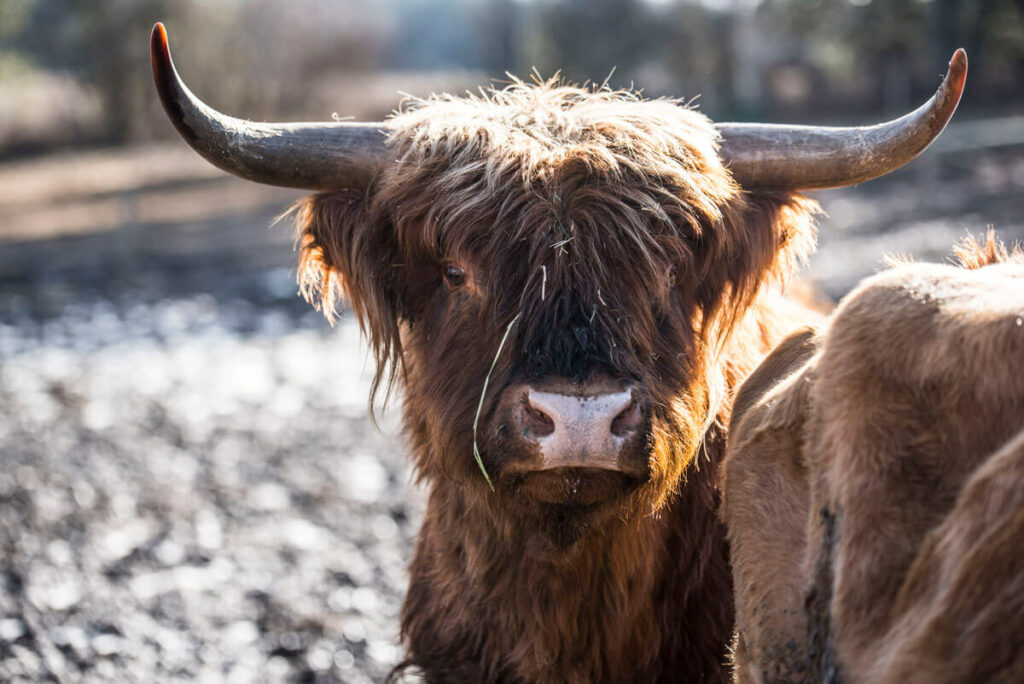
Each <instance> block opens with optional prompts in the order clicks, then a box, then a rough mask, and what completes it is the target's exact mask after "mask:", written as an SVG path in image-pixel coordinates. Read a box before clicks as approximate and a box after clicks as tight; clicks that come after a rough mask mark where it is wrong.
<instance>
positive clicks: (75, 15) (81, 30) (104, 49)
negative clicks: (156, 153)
mask: <svg viewBox="0 0 1024 684" xmlns="http://www.w3.org/2000/svg"><path fill="white" fill-rule="evenodd" d="M21 4H22V5H23V6H25V7H26V8H27V15H26V16H25V23H24V25H23V27H22V30H21V31H20V33H19V35H18V36H17V38H16V40H15V41H14V43H15V45H16V46H17V47H18V48H19V49H20V50H22V51H23V52H25V53H28V54H30V55H31V56H32V57H33V59H34V61H35V62H36V63H38V64H39V65H40V66H43V67H46V68H49V69H53V70H57V71H66V72H70V73H72V74H74V75H76V76H78V77H80V78H81V79H82V80H85V81H87V82H89V83H91V84H93V86H94V87H95V88H96V89H97V91H98V93H99V95H100V100H101V103H102V107H103V122H104V123H103V129H104V130H103V137H104V139H105V140H106V141H107V142H122V141H124V140H125V139H126V138H128V137H130V135H131V134H132V132H133V130H134V126H133V115H134V114H135V113H136V112H137V111H138V103H139V101H140V100H141V98H142V97H144V95H143V92H142V89H141V87H140V79H139V77H138V76H137V73H136V70H135V69H133V68H132V66H133V65H145V64H147V63H148V61H149V58H148V45H147V41H146V40H145V36H147V35H148V33H149V29H150V27H151V26H152V24H153V21H154V18H155V17H173V16H174V15H175V8H176V7H179V6H180V3H175V2H173V0H107V1H106V2H103V3H97V2H93V1H92V0H21ZM145 95H146V96H148V95H149V93H148V92H146V93H145Z"/></svg>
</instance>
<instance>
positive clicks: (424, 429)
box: [152, 26, 966, 682]
mask: <svg viewBox="0 0 1024 684" xmlns="http://www.w3.org/2000/svg"><path fill="white" fill-rule="evenodd" d="M152 47H153V69H154V77H155V79H156V82H157V86H158V90H159V92H160V95H161V98H162V100H163V103H164V106H165V108H166V110H167V112H168V114H169V115H170V117H171V119H172V121H173V122H174V124H175V126H176V127H177V128H178V131H179V132H180V133H181V134H182V136H183V137H184V138H185V139H186V140H187V141H188V142H189V144H191V145H192V146H193V147H195V148H196V150H197V151H199V152H200V153H201V154H203V155H204V156H205V157H206V158H207V159H209V160H210V161H212V162H213V163H215V164H217V165H219V166H221V167H222V168H224V169H226V170H228V171H230V172H232V173H235V174H237V175H240V176H242V177H244V178H248V179H251V180H256V181H261V182H267V183H274V184H279V185H288V186H293V187H303V188H309V189H313V190H318V191H321V192H320V193H319V194H316V195H314V196H312V197H310V198H308V199H307V200H305V201H303V202H302V203H301V204H300V205H299V206H298V208H297V216H298V226H299V231H300V235H301V244H302V255H301V267H300V277H301V280H302V284H303V288H304V291H305V292H306V293H307V294H308V295H310V296H311V298H313V299H319V301H320V303H321V304H322V305H323V306H324V308H325V309H326V310H327V311H328V312H330V311H331V310H332V309H333V307H334V305H335V302H336V299H337V298H338V297H339V296H344V297H345V298H346V299H347V301H348V303H349V305H350V306H351V307H352V309H353V310H354V312H355V314H356V316H357V317H358V319H359V321H360V323H361V325H362V326H363V329H364V330H365V331H366V333H367V335H368V337H369V339H370V342H371V344H372V348H373V350H374V352H375V353H376V357H377V362H378V381H383V382H385V384H386V385H390V384H391V383H392V382H394V381H396V380H397V381H398V382H399V383H400V384H401V386H402V388H403V389H404V422H405V430H406V433H407V435H408V437H409V439H410V441H411V444H412V452H413V457H414V459H415V462H416V466H417V470H418V473H419V475H420V477H421V479H422V480H423V481H424V482H426V484H427V486H428V489H429V502H428V506H427V512H426V517H425V520H424V522H423V527H422V530H421V532H420V536H419V544H418V547H417V550H416V556H415V559H414V560H413V563H412V568H411V580H410V586H409V592H408V596H407V598H406V602H405V607H404V610H403V613H402V632H403V636H404V640H405V644H406V646H407V653H408V657H407V665H408V666H414V667H416V668H418V669H419V670H421V671H422V672H424V673H425V675H426V678H427V679H428V680H429V681H432V682H467V681H474V682H517V681H523V682H600V681H607V682H626V681H680V680H682V681H697V680H701V679H703V680H707V681H720V680H723V679H726V678H727V677H728V672H727V665H726V664H725V661H726V649H727V644H728V642H729V639H730V636H731V633H732V628H733V601H732V588H731V578H730V573H729V569H728V559H727V551H726V545H725V539H724V532H723V529H722V527H721V524H720V523H719V522H718V520H717V518H716V514H715V509H716V505H717V489H716V471H717V468H716V464H717V462H718V460H719V458H720V455H721V454H722V451H723V436H722V430H721V429H720V427H718V426H719V425H721V421H722V420H723V419H724V418H725V417H726V416H727V415H728V410H729V395H730V391H731V388H732V387H733V386H734V385H735V384H736V383H737V381H738V379H739V378H741V377H743V376H744V375H745V374H746V373H747V372H748V371H749V370H750V369H751V368H752V367H753V366H754V365H755V364H756V363H757V361H758V360H759V359H760V358H761V356H762V355H763V354H764V353H766V352H767V350H768V349H769V348H770V347H771V346H772V344H773V343H774V342H775V341H777V340H778V339H780V338H781V335H782V334H783V333H784V331H785V330H786V329H787V328H788V327H790V322H789V321H790V312H791V310H792V309H793V308H794V307H793V306H791V305H787V304H786V303H785V302H784V301H783V300H781V299H780V298H779V297H778V296H776V295H773V294H771V293H766V288H764V287H763V286H764V285H765V284H766V283H768V282H771V281H774V280H777V279H778V278H780V277H782V276H785V275H786V274H788V273H789V272H790V270H791V269H792V267H793V264H794V263H795V262H797V261H798V260H799V259H800V258H801V257H802V256H803V255H804V254H805V253H806V252H807V251H808V250H809V249H810V247H811V245H812V242H813V228H812V216H813V214H814V212H815V205H814V203H813V202H810V201H808V200H805V199H803V198H802V197H800V196H799V195H797V194H795V192H794V190H795V189H798V188H812V187H827V186H834V185H842V184H846V183H853V182H858V181H861V180H866V179H868V178H873V177H876V176H879V175H881V174H883V173H886V172H888V171H890V170H892V169H894V168H896V167H898V166H900V165H901V164H903V163H905V162H906V161H908V160H909V159H911V158H912V157H913V156H915V155H916V154H917V153H918V152H920V151H921V150H922V149H924V147H925V146H927V145H928V143H929V142H930V141H931V140H932V139H933V138H934V137H935V136H936V135H938V133H939V131H940V130H941V129H942V127H943V126H944V125H945V123H946V121H947V120H948V118H949V117H950V116H951V114H952V112H953V109H954V108H955V107H956V104H957V101H958V100H959V96H960V92H961V90H962V88H963V81H964V75H965V71H966V61H965V59H964V57H963V54H962V53H957V55H955V56H954V60H953V61H952V62H951V69H950V73H949V76H947V79H946V80H945V81H944V82H943V84H942V86H941V87H940V89H939V91H938V93H937V94H936V96H935V97H934V98H933V99H932V100H931V101H930V102H929V103H928V104H926V105H925V106H923V107H922V108H921V109H919V110H917V111H915V112H913V113H911V114H908V115H907V116H906V117H903V118H902V119H898V120H896V121H894V122H890V123H888V124H882V125H880V126H877V127H873V128H867V129H828V128H825V129H822V128H805V127H782V126H763V125H737V124H725V125H719V126H713V125H712V124H711V123H710V122H709V121H708V120H707V119H706V118H705V117H703V116H701V115H700V114H698V113H696V112H694V111H692V110H689V109H687V108H685V107H683V106H681V105H680V104H679V103H677V102H675V101H669V100H659V101H644V100H642V99H641V98H639V97H638V96H636V95H634V94H632V93H626V92H610V91H607V90H604V89H596V90H584V89H580V88H574V87H568V86H563V85H560V84H557V83H554V82H547V83H538V84H536V85H527V84H524V83H516V84H514V85H512V86H510V87H509V88H506V89H504V90H497V91H489V92H487V93H486V94H484V95H481V96H479V97H476V98H453V97H449V96H439V97H434V98H432V99H430V100H427V101H417V102H414V103H413V104H412V105H411V106H410V107H409V109H408V111H406V112H405V113H401V114H398V115H396V116H394V117H392V118H391V119H389V120H388V121H386V122H379V123H372V124H360V123H351V122H345V123H329V124H255V123H252V122H247V121H241V120H238V119H232V118H230V117H226V116H224V115H222V114H219V113H217V112H215V111H213V110H212V109H210V108H209V107H207V106H206V105H204V104H203V103H201V102H199V101H198V100H196V99H195V97H194V96H193V95H192V94H191V93H190V92H189V91H188V90H187V89H186V88H185V87H184V85H183V84H181V82H180V81H179V79H178V76H177V74H176V72H175V71H174V68H173V65H172V63H171V59H170V54H169V52H168V49H167V43H166V36H165V34H164V32H163V28H162V27H160V26H158V27H157V28H156V29H155V30H154V33H153V43H152ZM723 160H724V162H723ZM375 389H376V386H375Z"/></svg>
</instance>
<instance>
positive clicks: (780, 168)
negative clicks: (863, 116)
mask: <svg viewBox="0 0 1024 684" xmlns="http://www.w3.org/2000/svg"><path fill="white" fill-rule="evenodd" d="M966 78H967V53H965V52H964V51H963V50H962V49H960V50H957V51H956V52H955V53H954V54H953V58H952V59H951V60H950V61H949V71H948V72H946V77H945V78H944V79H943V81H942V85H940V86H939V89H938V90H937V91H936V92H935V95H933V96H932V99H930V100H928V101H927V102H926V103H924V104H923V105H921V106H920V107H918V108H917V109H915V110H914V111H912V112H910V113H909V114H907V115H905V116H902V117H900V118H899V119H894V120H893V121H888V122H886V123H881V124H878V125H876V126H861V127H856V126H854V127H849V128H839V127H836V128H832V127H824V126H783V125H773V124H742V123H723V124H716V126H715V127H716V128H717V129H718V132H719V133H720V134H721V136H722V142H721V147H720V150H719V154H720V155H721V157H722V160H723V161H725V163H726V164H727V166H728V167H729V169H730V170H731V171H732V175H733V177H734V178H735V179H736V180H737V181H738V182H739V184H740V185H742V186H743V187H745V188H780V189H783V188H785V189H792V190H798V189H803V190H811V189H814V188H836V187H840V186H842V185H853V184H855V183H860V182H862V181H866V180H871V179H872V178H878V177H879V176H883V175H885V174H887V173H889V172H890V171H895V170H896V169H898V168H899V167H901V166H903V165H904V164H906V163H907V162H909V161H910V160H911V159H913V158H914V157H916V156H917V155H919V154H921V152H923V151H924V149H925V148H926V147H928V145H930V144H931V142H932V141H933V140H935V138H937V137H938V135H939V133H941V132H942V129H943V128H944V127H945V126H946V122H947V121H949V118H950V117H951V116H953V112H954V110H956V106H957V103H959V102H960V95H961V94H962V93H963V91H964V81H965V79H966Z"/></svg>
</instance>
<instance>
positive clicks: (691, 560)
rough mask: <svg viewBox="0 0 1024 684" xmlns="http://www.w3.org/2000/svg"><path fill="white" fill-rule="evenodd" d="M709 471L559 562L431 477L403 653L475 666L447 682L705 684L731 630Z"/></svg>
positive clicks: (696, 473) (697, 472) (716, 669)
mask: <svg viewBox="0 0 1024 684" xmlns="http://www.w3.org/2000/svg"><path fill="white" fill-rule="evenodd" d="M712 450H713V451H714V452H715V453H713V454H712V459H713V460H717V459H716V458H715V457H716V456H717V454H718V453H720V449H719V447H718V445H717V444H716V445H714V446H713V447H712ZM714 465H715V464H714V463H710V462H704V463H702V464H701V467H700V468H698V469H694V470H692V471H691V472H690V473H689V480H688V483H687V485H686V486H685V487H684V488H683V491H682V493H681V494H680V495H678V497H677V498H676V499H674V500H673V502H672V503H671V504H670V505H669V506H668V507H666V508H665V509H663V510H662V511H661V513H660V514H659V515H657V516H638V517H636V518H635V519H632V520H628V521H615V523H614V524H612V525H610V526H608V527H607V528H606V529H604V530H602V531H601V532H595V533H591V534H589V535H588V536H587V537H585V538H583V539H581V540H580V541H578V542H577V544H576V546H575V547H574V548H573V549H571V551H570V552H567V553H566V554H565V556H564V558H562V559H561V560H558V561H553V560H552V559H551V557H549V556H545V557H538V556H537V555H535V554H534V553H532V552H531V550H530V548H529V544H528V543H527V542H526V541H525V540H523V541H519V542H515V541H513V542H512V543H509V542H507V541H503V540H502V537H503V536H504V535H502V534H499V532H498V530H496V529H495V528H494V526H493V520H491V518H490V516H489V515H488V514H487V512H486V511H484V510H481V509H480V508H479V507H474V506H472V505H469V504H468V502H466V501H465V499H464V498H463V494H462V492H461V490H460V488H459V487H458V485H454V484H451V483H448V482H446V481H438V482H435V483H434V486H433V488H432V492H431V501H430V503H429V505H428V511H427V516H426V519H425V521H424V527H423V530H422V531H421V537H420V544H419V547H418V549H417V553H416V558H415V560H414V562H413V567H412V575H413V577H412V583H411V586H410V591H409V595H408V597H407V601H406V606H405V610H404V617H403V630H404V632H405V634H406V638H407V639H408V641H409V646H410V656H412V658H413V659H414V660H420V659H422V654H423V652H425V651H426V652H428V656H427V658H426V660H428V661H431V660H436V661H437V662H438V664H439V666H440V667H441V671H444V668H446V667H449V665H450V664H451V663H453V662H456V661H460V660H464V662H465V663H466V667H472V666H471V665H469V663H472V662H475V663H477V664H478V665H477V667H479V668H481V669H479V670H472V669H470V670H464V671H460V673H457V674H453V675H452V678H453V679H454V678H455V677H457V676H470V675H471V676H472V677H471V678H476V679H479V680H481V681H509V680H511V681H535V682H545V681H560V682H566V681H568V682H573V681H577V682H599V681H639V680H644V681H655V680H658V679H660V677H661V676H663V675H667V674H669V673H672V676H674V677H675V680H676V681H678V678H679V677H680V676H681V675H683V674H685V673H689V674H690V675H691V676H692V677H693V678H695V679H696V678H704V677H710V678H711V680H712V681H713V680H714V679H715V678H716V677H715V675H718V674H720V673H721V662H722V661H723V660H724V647H725V644H726V643H727V642H728V640H729V634H730V631H731V629H732V600H731V586H730V584H729V571H728V567H727V559H726V551H725V543H724V538H723V535H722V532H721V528H720V526H719V523H718V521H717V519H716V517H715V512H714V509H715V505H716V498H715V492H714V484H713V480H714V477H713V474H714V470H715V468H714ZM445 635H447V637H446V636H445ZM423 641H427V642H429V643H423ZM444 641H447V642H448V643H442V642H444ZM417 651H419V653H417ZM430 651H433V652H434V654H435V655H434V656H430V655H429V652H430ZM443 663H448V664H449V665H444V664H443ZM420 664H421V666H422V665H426V664H427V663H420ZM429 674H430V673H429V668H428V675H429ZM683 679H684V680H685V679H687V677H685V676H683ZM432 680H436V681H445V680H444V678H443V677H440V678H433V679H432V678H431V677H429V676H428V681H432Z"/></svg>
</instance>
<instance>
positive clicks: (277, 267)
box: [0, 148, 1024, 682]
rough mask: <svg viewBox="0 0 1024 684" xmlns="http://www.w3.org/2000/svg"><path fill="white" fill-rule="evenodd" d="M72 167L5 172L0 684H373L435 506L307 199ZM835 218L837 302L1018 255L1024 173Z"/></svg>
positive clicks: (970, 178)
mask: <svg viewBox="0 0 1024 684" xmlns="http://www.w3.org/2000/svg"><path fill="white" fill-rule="evenodd" d="M75 159H77V162H76V163H77V164H78V167H79V171H78V172H76V173H72V172H69V171H68V170H67V166H68V164H62V163H55V164H51V165H50V166H49V167H47V166H45V164H44V163H42V162H38V163H37V162H29V163H21V164H19V165H8V166H6V167H0V222H2V223H3V225H2V226H0V544H2V556H0V681H60V682H78V681H87V682H174V681H182V682H186V681H187V682H191V681H200V682H221V681H227V682H264V681H266V682H278V681H289V682H291V681H322V682H335V681H340V682H367V681H381V680H382V678H383V677H384V676H385V675H386V673H387V672H388V670H389V669H390V668H391V667H392V666H393V665H394V664H395V663H396V662H397V661H398V660H399V659H400V658H401V650H400V648H399V646H398V642H397V631H398V627H397V615H398V610H399V606H400V602H401V597H402V594H403V591H404V587H405V582H406V575H405V573H406V570H405V568H406V563H407V561H408V559H409V557H410V553H411V545H412V540H413V538H414V535H415V532H416V529H417V523H418V520H419V517H420V514H421V510H422V501H423V492H422V491H421V490H419V489H418V488H417V487H416V486H414V485H413V484H412V481H411V473H410V471H409V468H408V466H407V465H406V462H405V458H404V446H403V444H402V441H401V439H400V437H398V436H397V428H396V423H397V421H396V416H395V414H394V412H393V411H385V412H384V413H383V414H382V417H381V419H380V428H379V429H378V428H377V427H374V425H373V424H372V423H371V422H370V421H369V420H368V417H367V410H366V409H367V406H366V395H367V388H368V371H369V367H368V365H367V362H366V357H365V351H364V350H363V349H362V348H361V347H360V344H359V336H358V331H357V329H356V326H355V325H354V324H353V322H352V321H351V320H350V319H349V318H347V317H346V318H343V319H342V320H341V321H340V322H339V324H338V325H337V326H336V327H334V328H331V327H329V326H328V325H327V324H326V323H325V322H324V321H323V319H322V318H321V317H320V316H319V315H318V314H317V313H315V312H313V311H311V310H310V309H309V308H308V307H307V306H306V305H305V304H304V303H303V302H302V301H301V300H300V299H299V298H298V297H297V295H296V287H295V284H294V273H293V271H292V268H293V262H294V253H293V250H292V242H291V236H290V233H289V229H288V228H287V226H285V225H281V224H279V225H277V226H275V227H273V228H268V226H269V224H270V223H271V221H272V219H273V218H274V216H275V215H276V214H277V213H278V212H279V211H280V210H281V209H282V208H283V207H284V206H285V205H286V203H287V201H289V200H290V199H291V198H292V197H293V195H291V194H289V193H287V192H282V191H275V190H265V189H261V188H258V187H257V186H247V185H245V184H242V183H239V182H236V181H234V180H229V179H223V178H220V177H219V176H218V175H216V174H210V173H209V172H208V171H207V170H205V169H204V168H202V167H193V166H192V165H191V164H190V162H189V161H186V160H183V158H181V157H177V156H175V153H174V152H173V150H172V151H169V152H166V153H165V152H164V151H160V150H157V151H151V152H149V153H145V154H142V153H139V154H136V156H135V157H132V158H131V160H130V161H125V159H124V156H123V155H121V156H118V155H113V159H108V158H107V157H105V156H103V155H100V156H99V157H93V158H88V159H86V160H85V161H84V162H83V161H82V160H81V158H78V157H76V158H75ZM140 159H141V160H142V161H140ZM167 159H171V160H172V161H173V163H174V164H181V168H180V169H178V170H177V171H173V172H172V170H168V168H169V167H168V166H159V165H160V164H161V163H166V164H169V163H170V162H161V160H167ZM104 160H105V161H106V162H109V165H108V166H107V167H103V168H104V169H106V170H105V171H104V173H103V174H99V175H97V174H96V173H95V172H94V171H92V169H95V168H97V167H96V164H97V163H99V162H103V161H104ZM119 160H120V162H119ZM119 164H120V165H119ZM71 165H72V166H74V164H71ZM125 165H128V166H125ZM132 165H134V166H132ZM175 168H177V167H175ZM118 173H120V174H121V175H120V176H118ZM61 174H63V175H61ZM5 181H6V183H5ZM15 181H17V183H18V184H19V185H17V186H16V188H15V189H11V188H12V184H13V183H14V182H15ZM5 188H6V190H5ZM5 192H6V194H5ZM819 197H820V199H821V200H822V202H823V204H824V205H825V208H826V209H827V210H828V211H829V213H830V217H829V218H828V219H826V220H824V221H823V222H822V227H821V232H822V237H821V249H820V250H819V253H818V255H817V256H816V257H815V259H814V260H813V261H812V262H811V264H810V265H809V267H808V269H807V270H806V273H805V277H806V278H807V279H808V281H809V282H812V283H813V284H814V285H815V286H816V287H818V288H819V289H820V290H821V291H822V292H824V293H826V294H827V295H829V296H832V297H837V296H840V295H841V294H842V293H843V292H845V291H847V290H848V289H849V288H850V287H852V285H853V284H855V283H856V282H857V280H858V279H860V278H861V277H863V276H865V275H867V274H870V273H871V272H872V271H873V270H875V269H877V268H878V267H879V265H880V263H881V257H882V255H883V254H884V253H886V252H897V253H904V254H913V255H916V256H918V257H921V258H926V259H937V258H943V257H945V256H946V255H948V254H949V252H950V245H951V244H952V242H953V241H954V240H955V239H957V238H958V237H960V236H962V235H963V233H964V231H965V230H968V229H969V230H973V231H976V232H980V231H982V230H984V229H985V227H986V226H987V225H989V224H992V225H994V226H995V227H996V228H998V229H999V232H1000V234H1001V235H1002V236H1003V237H1005V238H1006V239H1008V240H1010V241H1012V240H1021V239H1024V200H1022V197H1024V149H1021V148H1011V149H1004V150H1001V151H998V152H986V153H978V154H973V155H969V156H963V155H959V156H943V157H939V156H934V157H931V158H928V157H926V158H925V159H924V160H922V161H920V162H918V165H917V166H916V167H912V168H910V169H907V170H904V171H901V172H899V173H898V174H894V177H892V178H891V179H889V180H887V181H884V182H876V183H869V184H866V185H863V186H861V187H859V188H854V189H850V190H843V191H832V192H829V193H822V194H821V195H820V196H819Z"/></svg>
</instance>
